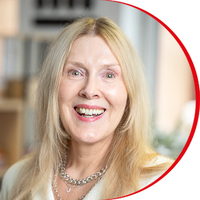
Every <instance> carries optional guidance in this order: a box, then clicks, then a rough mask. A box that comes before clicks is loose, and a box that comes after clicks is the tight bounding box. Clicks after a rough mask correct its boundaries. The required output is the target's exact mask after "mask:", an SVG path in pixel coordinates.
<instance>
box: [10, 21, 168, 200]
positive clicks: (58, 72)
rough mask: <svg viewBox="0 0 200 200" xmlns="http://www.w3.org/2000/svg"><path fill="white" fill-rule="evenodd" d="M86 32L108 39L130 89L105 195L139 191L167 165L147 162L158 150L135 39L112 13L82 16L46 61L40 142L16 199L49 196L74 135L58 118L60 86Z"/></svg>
mask: <svg viewBox="0 0 200 200" xmlns="http://www.w3.org/2000/svg"><path fill="white" fill-rule="evenodd" d="M83 35H90V36H100V37H102V38H103V39H104V40H105V41H106V42H107V44H108V46H109V47H110V49H111V51H112V52H113V54H114V55H115V57H116V59H117V60H118V62H119V64H120V66H121V69H122V73H123V79H124V83H125V85H126V88H127V92H128V99H127V105H126V109H125V112H124V115H123V117H122V119H121V121H120V124H119V125H118V127H117V128H116V131H115V135H114V138H113V142H112V144H111V146H110V149H109V151H108V154H107V155H106V159H105V162H106V164H108V165H109V166H110V167H109V169H108V171H107V173H106V177H105V184H104V190H103V194H102V198H114V197H118V196H123V195H126V194H128V193H131V192H134V191H136V190H138V189H139V187H140V186H139V181H140V178H141V177H142V176H145V175H147V176H149V175H150V174H152V173H155V172H158V171H161V170H163V169H166V167H167V166H168V164H166V165H162V166H159V167H158V166H155V167H151V168H149V169H148V167H146V165H147V164H148V163H149V162H150V161H151V160H152V159H153V158H155V157H156V156H157V154H156V153H155V152H154V151H153V150H152V148H151V146H150V142H149V140H150V137H149V136H148V134H149V133H150V132H151V131H150V123H151V109H150V104H149V100H148V92H147V89H146V83H145V78H144V75H143V70H142V65H141V62H140V59H139V57H138V55H137V53H136V51H135V50H134V47H133V46H132V44H131V42H130V40H129V39H128V38H127V37H126V35H125V34H124V33H123V32H122V31H121V30H120V28H119V27H118V26H117V25H116V24H115V23H114V22H112V21H111V20H109V19H107V18H98V19H94V18H82V19H79V20H77V21H76V22H74V23H73V24H71V25H69V26H67V27H66V28H64V30H63V31H62V32H61V33H60V34H59V35H58V37H57V38H56V39H55V40H54V41H53V42H52V44H51V46H50V48H49V53H48V55H47V57H46V59H45V61H44V64H43V68H42V71H41V73H40V81H39V85H38V94H37V101H36V119H37V121H36V127H37V134H38V146H37V149H36V150H35V151H34V152H33V153H32V154H31V155H30V156H29V160H28V162H27V164H26V165H25V167H24V169H23V174H22V173H21V174H20V175H19V177H20V178H19V180H20V182H19V183H18V185H17V186H15V188H14V191H15V194H14V197H13V199H15V200H21V199H31V198H32V196H34V195H35V194H36V193H37V192H39V191H40V190H41V189H43V190H44V191H45V192H44V198H45V195H46V192H47V187H48V183H49V181H51V179H50V178H49V177H51V176H52V173H54V172H55V171H56V170H57V167H58V163H59V160H60V158H61V157H62V156H63V155H64V154H65V151H66V148H67V142H68V140H69V137H68V134H67V133H66V132H65V130H64V128H63V127H62V124H61V123H60V119H59V107H58V90H59V84H60V79H61V76H62V71H63V67H64V63H65V61H66V59H67V56H68V54H69V51H70V48H71V46H72V44H73V41H74V40H76V39H77V38H78V37H81V36H83ZM111 182H112V184H110V183H111Z"/></svg>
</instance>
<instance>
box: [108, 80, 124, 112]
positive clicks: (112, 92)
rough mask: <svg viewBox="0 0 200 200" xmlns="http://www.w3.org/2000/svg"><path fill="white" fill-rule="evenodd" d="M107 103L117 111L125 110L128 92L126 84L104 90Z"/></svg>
mask: <svg viewBox="0 0 200 200" xmlns="http://www.w3.org/2000/svg"><path fill="white" fill-rule="evenodd" d="M104 94H105V95H104V96H105V97H106V99H107V101H109V103H110V104H111V105H112V106H113V107H116V108H117V109H124V108H125V106H126V101H127V90H126V87H125V85H124V84H116V85H112V87H109V88H108V87H107V88H105V89H104Z"/></svg>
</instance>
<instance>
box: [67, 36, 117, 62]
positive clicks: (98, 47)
mask: <svg viewBox="0 0 200 200" xmlns="http://www.w3.org/2000/svg"><path fill="white" fill-rule="evenodd" d="M77 59H79V61H80V62H81V61H83V62H85V61H88V62H100V61H102V62H103V61H104V60H105V61H109V62H115V64H119V63H118V61H117V59H116V58H115V56H114V54H113V53H112V51H111V49H110V47H109V46H108V44H107V42H106V41H105V40H104V39H103V38H102V37H100V36H82V37H79V38H77V39H76V40H75V41H74V42H73V44H72V47H71V50H70V52H69V55H68V58H67V61H75V60H77Z"/></svg>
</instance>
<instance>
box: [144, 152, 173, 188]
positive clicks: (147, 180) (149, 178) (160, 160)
mask: <svg viewBox="0 0 200 200" xmlns="http://www.w3.org/2000/svg"><path fill="white" fill-rule="evenodd" d="M173 162H174V161H173V160H172V159H171V158H168V157H165V156H161V155H158V156H156V157H154V158H153V159H152V160H151V161H150V162H149V163H148V164H147V165H145V168H147V169H148V168H151V169H150V171H151V170H152V169H153V168H155V169H156V170H155V171H153V170H152V171H153V172H152V173H150V174H149V175H148V174H147V175H146V176H144V177H143V178H141V181H140V189H141V188H144V187H146V186H148V185H149V184H151V183H153V182H154V181H156V180H157V179H158V178H159V177H160V176H161V175H162V174H164V173H165V172H166V171H167V169H168V168H169V167H170V166H171V165H172V164H173ZM159 165H163V166H162V167H161V168H160V167H159ZM156 171H157V172H156Z"/></svg>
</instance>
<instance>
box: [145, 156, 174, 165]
mask: <svg viewBox="0 0 200 200" xmlns="http://www.w3.org/2000/svg"><path fill="white" fill-rule="evenodd" d="M173 162H174V161H173V160H172V159H171V158H168V157H165V156H162V155H157V156H155V157H154V158H152V159H151V161H150V162H149V163H148V164H147V165H146V166H145V167H153V166H157V165H160V164H164V163H169V164H172V163H173Z"/></svg>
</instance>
